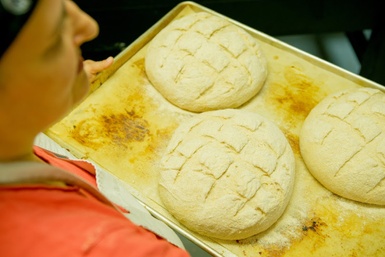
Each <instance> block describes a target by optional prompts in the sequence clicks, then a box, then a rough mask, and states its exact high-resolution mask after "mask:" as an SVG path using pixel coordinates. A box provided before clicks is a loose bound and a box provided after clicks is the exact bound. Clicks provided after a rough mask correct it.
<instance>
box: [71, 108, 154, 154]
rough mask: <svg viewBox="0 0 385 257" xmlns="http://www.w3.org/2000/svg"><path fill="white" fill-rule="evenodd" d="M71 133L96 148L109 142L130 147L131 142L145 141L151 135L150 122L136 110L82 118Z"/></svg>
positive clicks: (86, 144)
mask: <svg viewBox="0 0 385 257" xmlns="http://www.w3.org/2000/svg"><path fill="white" fill-rule="evenodd" d="M71 134H72V138H74V139H75V140H76V141H78V142H79V143H80V144H82V145H84V146H86V147H89V148H92V149H94V150H97V149H98V148H99V147H101V146H103V145H107V144H114V145H118V146H120V147H122V148H128V145H129V144H130V143H131V142H140V141H144V140H146V138H148V137H150V131H149V129H148V122H147V121H146V120H145V119H143V118H142V117H141V116H140V115H138V114H137V113H136V112H135V111H134V110H130V111H128V110H125V111H124V112H121V113H109V114H102V115H101V116H95V118H94V119H89V120H82V121H80V123H79V124H77V125H74V126H73V130H72V131H71Z"/></svg>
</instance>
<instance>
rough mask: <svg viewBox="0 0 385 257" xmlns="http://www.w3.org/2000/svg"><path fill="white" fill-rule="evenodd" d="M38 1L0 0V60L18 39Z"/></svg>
mask: <svg viewBox="0 0 385 257" xmlns="http://www.w3.org/2000/svg"><path fill="white" fill-rule="evenodd" d="M37 1H38V0H0V58H1V57H2V56H3V54H4V52H5V51H6V50H7V49H8V47H9V46H10V45H11V43H12V42H13V40H14V39H15V38H16V36H17V34H18V33H19V31H20V29H21V28H22V27H23V26H24V24H25V22H26V21H27V20H28V18H29V17H30V15H31V13H32V12H33V10H34V8H35V6H36V3H37Z"/></svg>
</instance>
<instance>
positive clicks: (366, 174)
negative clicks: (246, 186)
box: [300, 88, 385, 205]
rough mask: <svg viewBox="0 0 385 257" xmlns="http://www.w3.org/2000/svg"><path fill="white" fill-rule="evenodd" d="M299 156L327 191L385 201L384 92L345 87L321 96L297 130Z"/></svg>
mask: <svg viewBox="0 0 385 257" xmlns="http://www.w3.org/2000/svg"><path fill="white" fill-rule="evenodd" d="M300 149H301V154H302V157H303V159H304V161H305V163H306V166H307V167H308V169H309V171H310V172H311V173H312V174H313V176H314V177H315V178H316V179H317V180H318V181H319V182H320V183H321V184H323V185H324V186H325V187H326V188H327V189H329V190H330V191H331V192H333V193H335V194H337V195H340V196H342V197H345V198H348V199H351V200H355V201H359V202H363V203H370V204H377V205H385V94H384V93H383V92H381V91H380V90H378V89H372V88H359V89H350V90H344V91H340V92H337V93H334V94H332V95H329V96H327V97H326V98H325V99H323V100H322V101H321V102H320V103H319V104H318V105H317V106H315V107H314V108H313V110H312V111H311V112H310V113H309V115H308V116H307V118H306V119H305V122H304V124H303V127H302V129H301V133H300Z"/></svg>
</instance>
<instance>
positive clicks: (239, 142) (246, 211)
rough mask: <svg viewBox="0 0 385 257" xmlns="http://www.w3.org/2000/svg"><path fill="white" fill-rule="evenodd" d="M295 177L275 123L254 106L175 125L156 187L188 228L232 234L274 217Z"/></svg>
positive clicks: (256, 229) (243, 234)
mask: <svg viewBox="0 0 385 257" xmlns="http://www.w3.org/2000/svg"><path fill="white" fill-rule="evenodd" d="M294 180H295V160H294V154H293V151H292V149H291V147H290V145H289V143H288V141H287V139H286V137H285V136H284V134H283V133H282V132H281V130H280V129H279V128H278V127H277V126H276V125H275V124H274V123H273V122H271V121H269V120H268V119H266V118H264V117H262V116H260V115H258V114H256V113H253V112H248V111H241V110H234V109H225V110H217V111H211V112H206V113H202V114H198V115H197V116H195V117H193V118H192V119H189V120H187V121H186V122H184V123H182V124H181V125H180V126H179V127H178V128H177V129H176V131H175V133H174V134H173V137H172V139H171V140H170V142H169V145H168V147H167V150H166V152H165V154H164V156H163V158H162V160H161V172H160V181H159V194H160V197H161V199H162V202H163V203H164V205H165V207H166V209H167V210H168V211H169V212H170V213H171V214H172V215H173V216H174V217H175V218H176V220H178V221H179V222H180V223H181V224H183V225H185V226H186V227H188V228H189V229H191V230H192V231H195V232H197V233H199V234H201V235H205V236H208V237H213V238H219V239H224V240H237V239H244V238H247V237H250V236H253V235H256V234H258V233H260V232H262V231H264V230H266V229H268V228H269V227H270V226H271V225H272V224H274V223H275V222H276V221H277V220H278V219H279V218H280V217H281V215H282V214H283V213H284V211H285V208H286V206H287V204H288V202H289V200H290V198H291V195H292V190H293V185H294Z"/></svg>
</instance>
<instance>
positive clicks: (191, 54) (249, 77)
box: [145, 12, 267, 112]
mask: <svg viewBox="0 0 385 257" xmlns="http://www.w3.org/2000/svg"><path fill="white" fill-rule="evenodd" d="M145 70H146V74H147V76H148V78H149V80H150V82H151V84H152V85H153V86H154V87H155V88H156V89H157V90H158V91H159V92H160V93H161V94H162V96H163V97H164V98H166V99H167V100H168V101H169V102H170V103H172V104H174V105H175V106H177V107H179V108H181V109H184V110H187V111H192V112H204V111H210V110H218V109H225V108H237V107H239V106H241V105H242V104H244V103H245V102H247V101H248V100H250V99H251V98H252V97H253V96H255V95H256V94H257V93H258V92H259V91H260V89H261V88H262V87H263V85H264V82H265V79H266V77H267V63H266V59H265V57H264V55H263V53H262V51H261V49H260V46H259V44H258V43H257V41H256V39H255V38H253V37H252V36H251V35H250V34H248V33H247V32H246V31H245V30H244V29H242V28H240V27H238V26H236V25H234V24H232V23H230V22H229V21H227V20H225V19H223V18H219V17H217V16H214V15H211V14H208V13H205V12H199V13H194V14H190V15H187V16H185V17H182V18H180V19H178V20H175V21H173V22H172V23H170V24H169V25H168V26H167V27H165V28H164V29H163V30H162V31H160V32H159V33H158V34H157V35H156V37H155V38H154V39H153V40H152V41H151V42H150V43H149V46H148V48H147V52H146V57H145Z"/></svg>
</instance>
